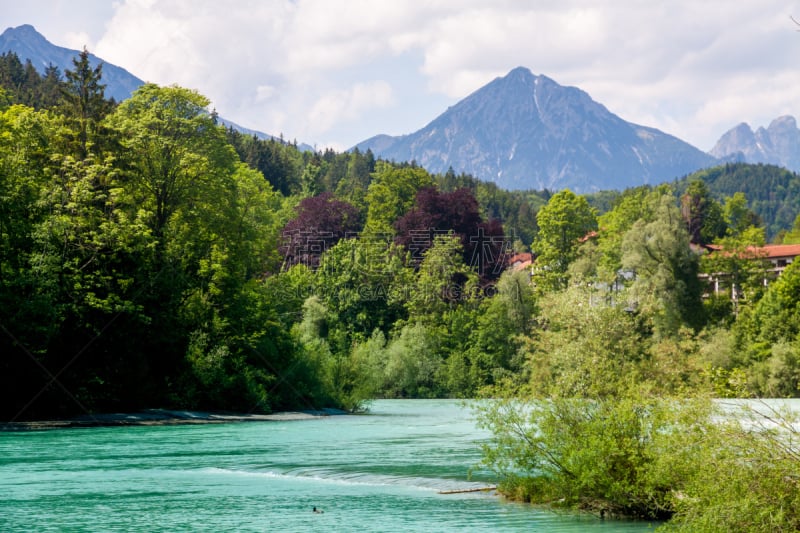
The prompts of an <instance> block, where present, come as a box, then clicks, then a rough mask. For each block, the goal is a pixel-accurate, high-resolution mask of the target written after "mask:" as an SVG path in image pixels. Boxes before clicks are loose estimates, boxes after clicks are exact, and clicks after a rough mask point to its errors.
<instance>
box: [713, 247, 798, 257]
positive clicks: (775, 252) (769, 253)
mask: <svg viewBox="0 0 800 533" xmlns="http://www.w3.org/2000/svg"><path fill="white" fill-rule="evenodd" d="M706 248H708V249H709V250H710V251H712V252H719V251H721V250H722V249H723V248H722V246H720V245H718V244H709V245H707V246H706ZM748 251H751V252H753V254H754V255H757V256H758V257H762V258H764V259H777V258H780V257H797V256H799V255H800V244H765V245H764V246H750V247H748Z"/></svg>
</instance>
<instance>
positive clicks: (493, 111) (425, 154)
mask: <svg viewBox="0 0 800 533" xmlns="http://www.w3.org/2000/svg"><path fill="white" fill-rule="evenodd" d="M358 148H359V149H360V150H366V149H367V148H369V149H371V150H372V151H373V152H374V153H375V154H376V155H379V156H381V157H384V158H387V159H395V160H397V161H411V160H415V161H416V162H417V163H419V164H420V165H422V166H423V167H425V168H427V169H428V170H430V171H432V172H446V171H447V170H448V168H450V167H452V168H453V170H454V171H456V172H466V173H469V174H472V175H474V176H476V177H478V178H481V179H484V180H490V181H494V182H496V183H497V184H498V185H500V186H501V187H504V188H508V189H545V188H547V189H551V190H553V189H555V190H558V189H563V188H570V189H572V190H573V191H580V192H587V191H596V190H601V189H621V188H625V187H630V186H635V185H642V184H646V183H660V182H662V181H665V180H670V179H673V178H675V177H680V176H682V175H685V174H687V173H689V172H693V171H695V170H697V169H699V168H703V167H707V166H712V165H714V164H716V162H717V160H716V159H715V158H714V157H712V156H710V155H708V154H706V153H704V152H702V151H700V150H698V149H697V148H695V147H693V146H691V145H689V144H687V143H685V142H683V141H681V140H680V139H678V138H676V137H673V136H671V135H667V134H666V133H663V132H661V131H659V130H657V129H654V128H648V127H645V126H639V125H637V124H632V123H630V122H626V121H624V120H622V119H621V118H620V117H618V116H617V115H614V114H613V113H611V112H609V111H608V109H606V108H605V107H604V106H602V105H601V104H599V103H597V102H595V101H594V100H592V99H591V98H590V97H589V95H588V94H586V93H585V92H583V91H582V90H580V89H577V88H575V87H563V86H561V85H559V84H558V83H556V82H555V81H553V80H552V79H550V78H548V77H546V76H535V75H533V74H532V73H531V72H530V71H529V70H528V69H526V68H522V67H519V68H516V69H514V70H512V71H511V72H510V73H508V75H506V76H504V77H502V78H497V79H495V80H494V81H492V82H491V83H489V84H488V85H486V86H484V87H482V88H481V89H478V90H477V91H475V92H474V93H472V94H471V95H469V96H467V97H466V98H465V99H463V100H462V101H460V102H459V103H458V104H456V105H454V106H453V107H451V108H450V109H448V110H447V111H445V112H444V113H443V114H441V115H440V116H439V117H437V118H436V119H434V120H433V122H431V123H430V124H428V125H427V126H425V127H424V128H422V129H421V130H419V131H417V132H415V133H412V134H410V135H404V136H400V137H388V136H385V135H382V136H378V137H373V138H371V139H368V140H366V141H364V142H362V143H360V144H359V145H358Z"/></svg>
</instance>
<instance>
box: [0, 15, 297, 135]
mask: <svg viewBox="0 0 800 533" xmlns="http://www.w3.org/2000/svg"><path fill="white" fill-rule="evenodd" d="M7 52H14V53H15V54H17V56H18V57H19V58H20V60H21V61H22V62H25V60H27V59H29V60H30V61H31V64H32V65H33V66H34V67H35V68H36V70H37V71H39V72H40V73H44V70H45V69H46V68H47V67H48V66H50V65H54V66H56V67H58V68H59V70H61V73H62V75H63V73H64V71H65V70H68V69H69V70H72V69H73V68H74V65H73V64H72V60H73V59H75V57H76V56H77V55H78V54H79V53H80V50H71V49H69V48H64V47H62V46H56V45H54V44H53V43H51V42H50V41H48V40H47V39H46V38H45V37H44V35H42V34H41V33H39V32H38V31H36V28H34V27H33V26H31V25H30V24H23V25H22V26H18V27H16V28H7V29H6V30H5V31H4V32H3V33H2V34H1V35H0V53H7ZM89 62H90V64H91V65H92V67H96V66H97V65H98V64H101V63H102V65H103V83H105V84H106V90H105V95H106V97H112V98H114V99H115V100H116V101H118V102H121V101H122V100H125V99H127V98H130V96H131V94H133V92H134V91H135V90H136V89H138V88H139V87H140V86H142V85H144V81H142V80H141V79H139V78H137V77H136V76H134V75H133V74H131V73H130V72H128V71H127V70H125V69H124V68H122V67H118V66H116V65H112V64H111V63H108V62H107V61H103V60H102V59H100V58H99V57H97V56H95V55H94V54H92V53H90V54H89ZM219 121H220V122H221V123H222V124H224V125H225V126H228V127H232V128H233V129H235V130H238V131H240V132H242V133H246V134H248V135H255V136H256V137H258V138H260V139H270V138H275V139H277V137H274V136H273V135H270V134H268V133H263V132H260V131H256V130H252V129H248V128H245V127H243V126H240V125H239V124H236V123H235V122H232V121H230V120H227V119H225V118H222V117H219ZM299 148H300V149H301V150H303V149H307V150H310V149H311V147H310V146H307V145H301V146H300V147H299Z"/></svg>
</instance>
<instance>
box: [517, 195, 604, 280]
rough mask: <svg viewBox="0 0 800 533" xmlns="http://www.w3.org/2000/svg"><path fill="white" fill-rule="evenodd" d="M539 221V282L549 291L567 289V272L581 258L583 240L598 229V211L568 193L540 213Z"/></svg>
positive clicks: (537, 273)
mask: <svg viewBox="0 0 800 533" xmlns="http://www.w3.org/2000/svg"><path fill="white" fill-rule="evenodd" d="M536 221H537V224H538V225H539V233H538V235H537V236H536V240H535V241H534V243H533V250H534V252H535V253H536V255H537V257H536V270H535V271H536V276H535V280H536V283H537V284H540V285H542V286H543V287H545V288H551V289H553V288H564V287H566V284H567V275H566V273H567V269H568V267H569V264H570V263H571V262H572V261H574V260H575V257H576V256H577V250H578V246H579V245H580V243H581V239H583V238H584V237H586V236H587V234H588V233H589V232H591V231H594V230H596V229H597V218H596V215H595V212H594V210H593V209H592V208H591V207H590V206H589V203H588V202H587V201H586V198H585V197H583V196H577V195H575V194H574V193H573V192H571V191H569V190H564V191H562V192H559V193H557V194H555V195H553V197H552V198H550V200H549V201H548V202H547V205H545V206H544V207H542V208H541V209H540V210H539V213H538V214H537V215H536Z"/></svg>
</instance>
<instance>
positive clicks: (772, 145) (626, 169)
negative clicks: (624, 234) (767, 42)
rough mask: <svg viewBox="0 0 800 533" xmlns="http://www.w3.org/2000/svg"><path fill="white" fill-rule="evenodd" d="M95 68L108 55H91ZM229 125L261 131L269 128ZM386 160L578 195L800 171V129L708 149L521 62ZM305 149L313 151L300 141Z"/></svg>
mask: <svg viewBox="0 0 800 533" xmlns="http://www.w3.org/2000/svg"><path fill="white" fill-rule="evenodd" d="M3 52H15V53H16V54H17V55H18V56H19V57H20V59H21V60H23V61H25V60H26V59H30V60H31V62H32V63H33V65H34V66H35V67H36V68H37V69H38V70H40V72H41V71H44V69H45V68H46V67H47V66H48V65H49V64H53V65H56V66H57V67H59V69H61V71H62V72H63V71H64V70H66V69H69V68H72V59H73V58H74V57H75V56H76V55H77V54H78V53H79V51H77V50H69V49H67V48H62V47H59V46H55V45H53V44H52V43H50V42H49V41H47V39H45V38H44V37H43V36H42V35H41V34H40V33H38V32H37V31H36V30H35V29H34V28H33V26H30V25H23V26H19V27H17V28H8V29H7V30H5V32H3V34H2V35H0V53H3ZM90 58H91V61H92V64H95V65H96V64H97V63H98V62H101V61H102V60H101V59H100V58H97V57H95V56H93V55H92V56H90ZM103 80H104V82H105V83H106V84H107V88H106V94H107V95H108V96H113V97H114V98H115V99H117V100H124V99H125V98H128V97H129V96H130V94H131V93H132V92H133V91H134V90H135V89H136V88H137V87H139V86H140V85H141V84H142V83H143V81H142V80H140V79H139V78H137V77H135V76H134V75H132V74H131V73H129V72H128V71H126V70H125V69H123V68H120V67H117V66H114V65H112V64H110V63H106V62H103ZM220 120H221V121H222V122H223V123H224V124H226V125H228V126H231V127H234V128H235V129H237V130H239V131H242V132H245V133H248V134H251V135H256V136H258V137H260V138H271V137H272V138H274V137H273V136H271V135H269V134H265V133H262V132H258V131H255V130H249V129H247V128H243V127H241V126H239V125H237V124H235V123H233V122H231V121H228V120H226V119H220ZM356 147H357V148H358V149H359V150H362V151H366V150H367V149H370V150H372V152H373V153H374V154H375V155H376V156H378V157H382V158H384V159H389V160H395V161H397V162H401V161H416V162H417V163H418V164H420V165H421V166H423V167H425V168H426V169H428V170H429V171H430V172H446V171H447V170H448V169H450V168H452V169H453V170H454V171H455V172H457V173H461V172H464V173H468V174H471V175H473V176H475V177H477V178H479V179H482V180H485V181H493V182H495V183H497V184H498V185H499V186H500V187H503V188H506V189H539V190H541V189H550V190H560V189H564V188H570V189H572V190H573V191H575V192H578V193H583V192H592V191H598V190H609V189H624V188H626V187H631V186H637V185H643V184H656V183H661V182H664V181H669V180H672V179H675V178H679V177H682V176H685V175H687V174H690V173H692V172H694V171H696V170H699V169H702V168H708V167H711V166H714V165H717V164H720V163H722V162H731V161H734V162H746V163H770V164H775V165H779V166H783V167H785V168H787V169H789V170H792V171H795V172H797V171H800V130H798V128H797V124H796V122H795V119H794V118H793V117H789V116H785V117H779V118H777V119H775V120H774V121H773V122H772V123H771V124H770V125H769V127H768V128H766V129H764V128H759V129H758V130H756V131H755V132H753V130H752V129H751V128H750V126H748V125H747V124H740V125H739V126H736V127H735V128H733V129H732V130H730V131H729V132H727V133H726V134H725V135H723V136H722V138H720V140H719V141H718V142H717V144H716V146H715V147H714V148H713V149H712V150H711V152H710V153H705V152H702V151H701V150H699V149H697V148H695V147H694V146H691V145H690V144H688V143H686V142H684V141H682V140H680V139H678V138H677V137H674V136H672V135H669V134H667V133H664V132H662V131H659V130H657V129H655V128H649V127H646V126H641V125H638V124H633V123H631V122H627V121H625V120H623V119H622V118H620V117H618V116H617V115H615V114H613V113H611V112H610V111H609V110H608V109H606V108H605V107H604V106H603V105H602V104H600V103H598V102H595V101H594V100H592V98H591V97H590V96H589V95H588V94H587V93H585V92H584V91H582V90H580V89H578V88H576V87H565V86H562V85H559V84H558V83H557V82H555V81H554V80H552V79H550V78H548V77H546V76H543V75H538V76H537V75H534V74H532V73H531V71H530V70H528V69H526V68H523V67H518V68H515V69H514V70H512V71H511V72H509V73H508V74H507V75H506V76H503V77H500V78H497V79H495V80H493V81H492V82H490V83H489V84H487V85H486V86H484V87H482V88H480V89H478V90H477V91H475V92H474V93H472V94H471V95H469V96H467V97H466V98H464V99H463V100H461V101H460V102H458V103H457V104H455V105H454V106H452V107H450V108H449V109H447V110H446V111H445V112H444V113H442V114H441V115H439V116H438V117H437V118H435V119H434V120H433V121H432V122H431V123H429V124H428V125H427V126H425V127H423V128H422V129H420V130H418V131H416V132H414V133H410V134H408V135H402V136H397V137H391V136H388V135H377V136H375V137H372V138H370V139H367V140H365V141H363V142H361V143H359V144H358V145H357V146H356ZM300 149H301V150H310V149H311V147H310V146H308V145H300Z"/></svg>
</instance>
